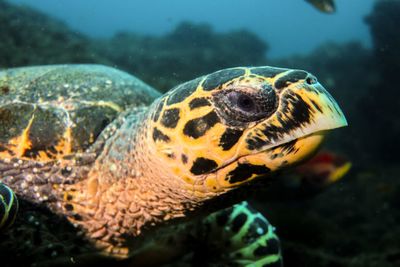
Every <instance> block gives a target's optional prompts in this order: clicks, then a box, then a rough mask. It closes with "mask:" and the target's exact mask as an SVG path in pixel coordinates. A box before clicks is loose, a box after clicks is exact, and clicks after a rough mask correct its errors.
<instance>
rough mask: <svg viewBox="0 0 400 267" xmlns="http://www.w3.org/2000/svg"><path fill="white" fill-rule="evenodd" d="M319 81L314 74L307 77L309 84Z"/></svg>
mask: <svg viewBox="0 0 400 267" xmlns="http://www.w3.org/2000/svg"><path fill="white" fill-rule="evenodd" d="M317 82H318V80H317V78H316V77H315V76H313V75H310V74H309V75H308V76H307V78H306V83H307V84H309V85H313V84H316V83H317Z"/></svg>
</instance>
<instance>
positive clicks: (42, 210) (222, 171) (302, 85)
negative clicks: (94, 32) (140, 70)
mask: <svg viewBox="0 0 400 267" xmlns="http://www.w3.org/2000/svg"><path fill="white" fill-rule="evenodd" d="M345 125H346V120H345V117H344V115H343V113H342V111H341V110H340V108H339V107H338V105H337V103H336V102H335V100H334V99H333V98H332V97H331V95H330V94H329V93H328V92H327V91H326V90H325V89H324V88H323V86H322V85H321V84H320V83H319V82H318V81H317V79H316V78H315V77H314V76H313V75H311V74H310V73H308V72H306V71H303V70H291V69H284V68H275V67H268V66H264V67H237V68H229V69H224V70H220V71H216V72H214V73H211V74H209V75H204V76H201V77H199V78H196V79H194V80H192V81H189V82H186V83H183V84H181V85H178V86H176V87H175V88H173V89H171V90H170V91H168V92H167V93H165V94H164V95H162V94H161V93H159V92H158V91H157V90H155V89H153V88H152V87H150V86H149V85H147V84H145V83H144V82H142V81H140V80H139V79H137V78H135V77H134V76H131V75H129V74H127V73H125V72H122V71H119V70H116V69H114V68H110V67H106V66H101V65H51V66H37V67H23V68H14V69H8V70H4V71H1V72H0V182H1V183H2V185H1V188H2V189H0V193H1V195H2V198H1V200H2V202H1V203H2V206H1V207H2V208H1V209H0V216H1V217H0V221H1V222H2V225H9V224H10V223H11V221H12V220H14V218H15V213H17V212H16V210H17V209H16V205H17V201H16V198H15V197H13V196H14V193H15V194H16V195H17V196H18V198H19V200H20V208H19V211H18V213H17V216H16V220H15V223H14V225H13V226H12V227H9V229H7V230H5V231H3V233H2V234H1V242H0V255H1V256H0V258H1V261H2V266H8V265H13V266H16V265H18V266H54V265H57V264H59V265H60V264H62V265H63V266H64V265H68V264H74V265H75V266H77V265H78V266H79V264H80V265H81V266H85V265H86V264H88V263H93V262H100V263H102V264H105V263H106V262H110V264H111V263H115V262H114V261H122V262H124V263H127V262H129V263H131V264H133V265H134V266H157V265H159V264H161V263H165V262H170V261H171V260H172V259H177V258H179V257H180V256H181V255H184V254H185V253H186V252H188V251H194V252H196V251H200V252H204V251H205V250H206V249H207V251H208V253H209V254H207V255H209V256H210V255H212V256H216V257H215V258H217V259H218V260H219V262H223V263H224V265H225V264H236V265H238V266H268V267H273V266H281V265H282V259H281V252H280V248H279V239H278V237H277V235H276V234H275V232H274V228H273V227H272V226H271V225H270V224H269V223H268V221H267V220H266V219H265V218H264V216H263V215H261V214H260V213H259V212H257V211H256V210H254V209H253V208H251V207H250V205H249V204H248V203H246V202H241V203H239V202H240V201H239V200H243V199H244V197H245V196H246V195H248V193H249V191H253V190H254V188H255V187H258V186H262V185H263V183H264V182H265V181H268V180H270V179H269V177H271V174H273V173H274V172H276V171H277V170H280V169H282V168H286V167H288V166H291V165H294V164H296V163H297V162H299V161H301V160H303V159H305V158H306V157H307V156H309V155H310V154H312V153H313V151H315V150H316V149H317V147H318V146H319V144H320V143H321V141H322V140H323V137H324V135H325V132H326V131H329V130H332V129H334V128H338V127H342V126H345ZM255 185H256V186H255ZM236 203H239V204H236ZM194 252H193V253H194ZM194 258H196V257H194ZM212 258H213V257H211V256H210V257H209V258H207V259H209V260H210V261H211V259H212ZM197 259H199V258H198V257H197ZM203 259H204V258H203ZM209 263H210V262H209ZM96 266H97V265H96Z"/></svg>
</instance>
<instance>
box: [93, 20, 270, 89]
mask: <svg viewBox="0 0 400 267" xmlns="http://www.w3.org/2000/svg"><path fill="white" fill-rule="evenodd" d="M96 43H97V44H98V45H97V49H98V51H99V52H100V54H102V55H105V56H106V57H107V58H109V59H110V60H111V61H113V62H115V64H116V66H117V67H118V68H121V69H124V70H126V71H128V72H130V73H135V75H138V76H139V77H140V78H142V79H143V80H145V81H147V82H149V83H150V84H152V85H153V86H155V87H156V88H159V90H161V91H166V90H168V89H170V88H171V87H173V86H174V85H176V84H179V83H181V82H183V81H187V80H190V79H193V78H195V77H197V76H200V75H203V74H207V73H209V72H212V71H216V70H218V69H222V68H227V67H232V66H240V65H263V64H265V62H266V59H265V55H266V51H267V47H268V46H267V45H266V44H265V43H264V42H263V41H261V40H260V39H259V38H258V37H257V36H256V35H254V34H253V33H251V32H249V31H246V30H239V31H233V32H228V33H215V32H214V31H213V30H212V28H211V27H210V26H209V25H207V24H199V25H196V24H192V23H190V22H182V23H181V24H179V25H178V26H177V27H176V28H175V29H174V30H173V31H172V32H170V33H168V34H166V35H164V36H161V37H150V36H140V35H136V34H133V33H119V34H117V35H115V36H114V37H113V38H111V39H109V40H102V41H97V42H96Z"/></svg>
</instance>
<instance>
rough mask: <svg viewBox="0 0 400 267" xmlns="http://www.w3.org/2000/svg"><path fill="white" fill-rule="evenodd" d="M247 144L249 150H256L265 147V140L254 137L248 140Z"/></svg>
mask: <svg viewBox="0 0 400 267" xmlns="http://www.w3.org/2000/svg"><path fill="white" fill-rule="evenodd" d="M246 143H247V148H248V149H250V150H255V149H259V148H261V147H262V146H264V145H265V139H261V138H260V137H257V136H254V137H252V138H250V139H247V140H246Z"/></svg>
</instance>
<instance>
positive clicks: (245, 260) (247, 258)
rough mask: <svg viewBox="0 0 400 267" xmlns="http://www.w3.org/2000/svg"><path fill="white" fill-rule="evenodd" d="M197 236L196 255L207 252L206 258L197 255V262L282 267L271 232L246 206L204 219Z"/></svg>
mask: <svg viewBox="0 0 400 267" xmlns="http://www.w3.org/2000/svg"><path fill="white" fill-rule="evenodd" d="M199 235H200V239H201V240H204V241H203V242H202V247H201V248H199V249H198V251H199V255H200V254H202V253H204V251H207V252H206V253H207V254H208V255H201V258H203V259H204V258H207V260H208V259H210V258H209V257H211V258H212V259H215V261H217V263H216V265H218V264H219V263H224V264H227V265H229V264H230V263H232V264H233V265H234V266H256V267H258V266H265V267H281V266H283V263H282V255H281V249H280V242H279V238H278V236H277V235H276V233H275V228H274V227H273V226H272V225H271V224H269V222H268V221H267V219H266V218H265V217H264V216H263V215H262V214H261V213H259V212H258V211H256V210H254V209H253V208H252V207H250V206H249V204H248V203H247V202H242V203H240V204H237V205H234V206H232V207H230V208H227V209H224V210H221V211H218V212H215V213H213V214H211V215H209V216H208V217H206V218H205V219H204V220H203V222H202V224H201V225H200V228H199ZM204 248H207V249H206V250H204ZM195 257H196V256H195ZM196 258H197V259H198V258H200V256H197V257H196ZM196 261H197V260H196Z"/></svg>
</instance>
